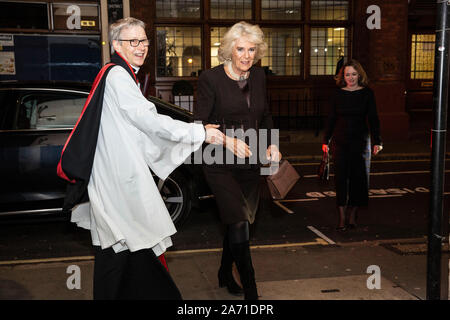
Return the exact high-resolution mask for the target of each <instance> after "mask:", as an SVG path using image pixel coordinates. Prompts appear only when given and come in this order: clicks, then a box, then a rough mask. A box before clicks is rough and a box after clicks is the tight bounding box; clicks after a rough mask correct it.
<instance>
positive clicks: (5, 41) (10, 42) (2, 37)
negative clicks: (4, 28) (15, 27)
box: [0, 33, 14, 47]
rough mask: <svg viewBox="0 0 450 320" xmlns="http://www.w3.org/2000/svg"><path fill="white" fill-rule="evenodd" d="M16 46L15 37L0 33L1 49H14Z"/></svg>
mask: <svg viewBox="0 0 450 320" xmlns="http://www.w3.org/2000/svg"><path fill="white" fill-rule="evenodd" d="M13 46H14V35H12V34H6V33H0V47H13Z"/></svg>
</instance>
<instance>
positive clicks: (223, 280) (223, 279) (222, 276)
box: [217, 268, 244, 296]
mask: <svg viewBox="0 0 450 320" xmlns="http://www.w3.org/2000/svg"><path fill="white" fill-rule="evenodd" d="M217 277H218V278H219V287H220V288H224V287H227V290H228V292H229V293H231V294H232V295H235V296H242V295H243V294H244V290H243V289H242V288H241V286H240V285H238V284H237V282H236V280H234V277H233V273H232V272H231V270H230V271H228V272H225V271H223V269H222V268H220V269H219V273H218V274H217Z"/></svg>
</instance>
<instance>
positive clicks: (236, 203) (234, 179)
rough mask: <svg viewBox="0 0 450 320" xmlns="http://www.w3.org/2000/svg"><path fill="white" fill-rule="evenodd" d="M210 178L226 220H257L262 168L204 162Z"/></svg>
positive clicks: (207, 177)
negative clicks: (240, 167)
mask: <svg viewBox="0 0 450 320" xmlns="http://www.w3.org/2000/svg"><path fill="white" fill-rule="evenodd" d="M203 172H204V173H205V178H206V181H207V182H208V185H209V187H210V188H211V191H212V192H213V194H214V196H215V198H216V203H217V206H218V208H219V214H220V219H221V221H222V223H224V224H232V223H236V222H239V221H245V220H248V222H249V223H253V222H254V221H255V216H256V211H257V210H258V205H259V198H260V188H259V181H260V175H259V173H260V168H259V167H256V166H255V167H252V168H251V169H239V168H225V167H221V168H217V167H210V166H203Z"/></svg>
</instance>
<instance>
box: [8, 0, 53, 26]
mask: <svg viewBox="0 0 450 320" xmlns="http://www.w3.org/2000/svg"><path fill="white" fill-rule="evenodd" d="M0 28H19V29H48V12H47V4H46V3H26V2H0Z"/></svg>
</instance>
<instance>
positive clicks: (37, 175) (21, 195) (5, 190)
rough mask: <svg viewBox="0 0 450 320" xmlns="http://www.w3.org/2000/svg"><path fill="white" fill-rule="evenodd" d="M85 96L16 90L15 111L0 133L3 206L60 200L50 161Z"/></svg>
mask: <svg viewBox="0 0 450 320" xmlns="http://www.w3.org/2000/svg"><path fill="white" fill-rule="evenodd" d="M86 98H87V93H85V92H81V91H80V92H78V91H72V90H57V89H21V90H16V99H15V101H14V104H15V105H14V108H15V113H14V114H13V116H12V117H11V122H10V125H9V126H7V128H5V130H2V132H1V134H0V149H1V157H2V159H1V160H2V166H1V167H2V168H1V169H0V170H1V171H0V174H1V176H2V182H1V185H2V187H1V194H2V195H1V197H0V204H1V205H4V206H8V207H11V208H9V210H26V209H29V208H30V207H32V208H34V209H45V208H54V207H58V206H60V205H61V203H62V198H63V197H64V193H65V183H64V182H63V181H62V180H61V179H60V178H58V176H57V175H56V166H57V163H58V161H59V157H60V154H61V150H62V147H63V145H64V143H65V141H66V139H67V137H68V135H69V133H70V131H71V128H72V127H73V126H74V124H75V123H76V121H77V119H78V117H79V115H80V113H81V110H82V108H83V105H84V102H85V100H86Z"/></svg>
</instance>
